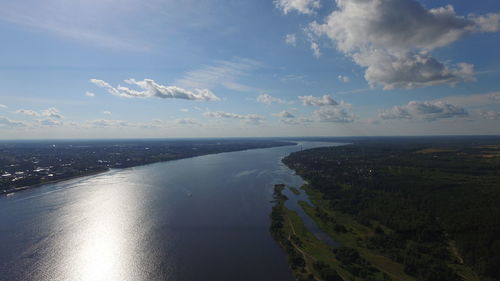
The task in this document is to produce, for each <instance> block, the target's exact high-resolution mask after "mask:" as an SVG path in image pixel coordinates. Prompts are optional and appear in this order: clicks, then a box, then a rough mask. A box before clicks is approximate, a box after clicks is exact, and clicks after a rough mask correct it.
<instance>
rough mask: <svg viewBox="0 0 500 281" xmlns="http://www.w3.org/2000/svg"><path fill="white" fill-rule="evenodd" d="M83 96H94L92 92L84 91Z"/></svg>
mask: <svg viewBox="0 0 500 281" xmlns="http://www.w3.org/2000/svg"><path fill="white" fill-rule="evenodd" d="M85 96H87V97H91V98H93V97H95V94H94V93H92V92H85Z"/></svg>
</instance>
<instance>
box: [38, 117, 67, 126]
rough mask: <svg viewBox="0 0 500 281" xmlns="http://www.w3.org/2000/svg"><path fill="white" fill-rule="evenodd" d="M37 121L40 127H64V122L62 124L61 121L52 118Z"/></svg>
mask: <svg viewBox="0 0 500 281" xmlns="http://www.w3.org/2000/svg"><path fill="white" fill-rule="evenodd" d="M36 121H37V123H38V124H39V125H42V126H50V127H54V126H61V125H63V122H61V121H59V120H55V119H50V118H46V119H41V120H36Z"/></svg>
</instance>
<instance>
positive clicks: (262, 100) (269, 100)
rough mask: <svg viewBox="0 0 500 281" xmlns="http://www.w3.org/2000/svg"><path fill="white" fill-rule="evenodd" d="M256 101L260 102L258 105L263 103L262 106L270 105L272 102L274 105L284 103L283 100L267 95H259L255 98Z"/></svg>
mask: <svg viewBox="0 0 500 281" xmlns="http://www.w3.org/2000/svg"><path fill="white" fill-rule="evenodd" d="M257 101H258V102H260V103H264V104H267V105H270V104H272V103H273V102H275V103H285V102H286V101H285V100H282V99H280V98H275V97H273V96H271V95H268V94H260V95H258V96H257Z"/></svg>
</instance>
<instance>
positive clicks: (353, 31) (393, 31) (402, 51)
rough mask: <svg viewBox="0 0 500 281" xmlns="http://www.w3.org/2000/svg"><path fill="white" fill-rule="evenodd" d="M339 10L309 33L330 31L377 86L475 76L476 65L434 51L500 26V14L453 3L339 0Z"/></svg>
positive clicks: (423, 83)
mask: <svg viewBox="0 0 500 281" xmlns="http://www.w3.org/2000/svg"><path fill="white" fill-rule="evenodd" d="M336 3H337V7H338V9H337V10H336V11H334V12H332V13H331V14H330V15H329V16H328V17H327V18H326V20H325V22H324V23H317V22H313V23H311V24H310V25H309V29H308V32H311V33H313V34H315V35H316V36H326V37H327V38H329V39H331V40H332V41H334V42H335V45H336V47H337V49H338V50H339V51H341V52H343V53H344V54H345V55H347V56H350V57H352V58H353V60H354V62H355V63H357V64H358V65H360V66H362V67H365V68H366V73H365V79H366V80H367V81H368V82H369V83H370V85H371V86H375V85H382V86H383V87H384V88H385V89H392V88H415V87H423V86H429V85H436V84H442V83H449V84H454V83H458V82H461V81H470V80H472V79H473V76H474V71H473V66H472V65H469V64H464V63H462V64H456V65H447V64H445V63H442V62H439V61H438V60H437V59H435V58H433V57H432V56H431V55H430V54H429V51H430V50H432V49H435V48H439V47H444V46H447V45H449V44H450V43H452V42H455V41H457V40H459V39H461V38H463V37H464V36H467V35H469V34H472V33H475V32H494V31H498V30H499V14H488V15H485V16H468V17H462V16H459V15H457V14H456V13H455V10H454V9H453V7H452V6H451V5H448V6H445V7H441V8H435V9H426V8H425V7H423V6H422V5H421V4H420V3H419V2H417V1H415V0H378V1H366V0H336Z"/></svg>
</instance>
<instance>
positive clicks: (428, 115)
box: [379, 101, 469, 121]
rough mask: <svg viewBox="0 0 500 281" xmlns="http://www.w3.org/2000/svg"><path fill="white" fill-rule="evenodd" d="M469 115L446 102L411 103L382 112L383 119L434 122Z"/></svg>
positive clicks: (460, 108) (380, 115) (462, 109)
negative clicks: (415, 119)
mask: <svg viewBox="0 0 500 281" xmlns="http://www.w3.org/2000/svg"><path fill="white" fill-rule="evenodd" d="M468 115H469V113H468V112H467V110H465V109H464V108H462V107H457V106H455V105H452V104H450V103H447V102H444V101H424V102H418V101H410V102H409V103H408V104H406V105H401V106H394V107H393V108H391V109H389V110H385V111H382V112H381V113H380V114H379V117H380V118H382V119H386V120H387V119H414V118H417V119H424V120H427V121H434V120H437V119H444V118H454V117H466V116H468Z"/></svg>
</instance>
